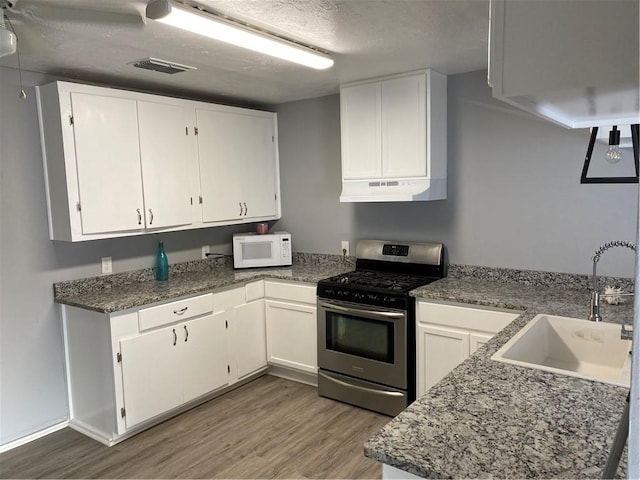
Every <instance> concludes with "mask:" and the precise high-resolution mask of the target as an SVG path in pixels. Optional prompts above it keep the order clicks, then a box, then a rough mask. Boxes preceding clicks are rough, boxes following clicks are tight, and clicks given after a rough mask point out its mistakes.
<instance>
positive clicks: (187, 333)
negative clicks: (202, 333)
mask: <svg viewBox="0 0 640 480" xmlns="http://www.w3.org/2000/svg"><path fill="white" fill-rule="evenodd" d="M187 340H189V330H187V326H186V325H185V326H184V341H185V342H186V341H187Z"/></svg>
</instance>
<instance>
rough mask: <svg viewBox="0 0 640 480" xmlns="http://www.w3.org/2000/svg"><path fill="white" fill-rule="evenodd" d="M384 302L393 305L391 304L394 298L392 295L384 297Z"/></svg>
mask: <svg viewBox="0 0 640 480" xmlns="http://www.w3.org/2000/svg"><path fill="white" fill-rule="evenodd" d="M382 303H383V304H384V305H391V304H393V298H391V297H384V298H383V299H382Z"/></svg>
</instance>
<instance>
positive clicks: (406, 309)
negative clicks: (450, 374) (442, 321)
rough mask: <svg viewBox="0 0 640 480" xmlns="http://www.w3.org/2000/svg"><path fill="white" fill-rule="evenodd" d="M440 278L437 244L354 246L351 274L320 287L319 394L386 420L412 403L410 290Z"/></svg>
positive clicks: (413, 355) (413, 349)
mask: <svg viewBox="0 0 640 480" xmlns="http://www.w3.org/2000/svg"><path fill="white" fill-rule="evenodd" d="M444 276H446V263H445V248H444V245H442V244H440V243H402V244H400V243H391V242H383V241H379V240H361V241H359V242H358V244H357V246H356V269H355V270H354V271H352V272H348V273H344V274H341V275H337V276H335V277H331V278H327V279H325V280H321V281H320V282H318V366H319V368H320V370H319V372H318V394H319V395H321V396H324V397H328V398H333V399H335V400H340V401H343V402H346V403H350V404H352V405H357V406H360V407H363V408H367V409H370V410H374V411H376V412H380V413H384V414H386V415H392V416H395V415H397V414H398V413H400V412H401V411H402V410H404V408H405V407H407V405H409V404H410V403H411V402H413V401H414V400H415V397H416V372H415V365H416V345H415V344H416V341H415V307H414V300H413V298H412V297H410V296H409V292H410V291H411V290H413V289H415V288H417V287H419V286H421V285H425V284H428V283H430V282H433V281H435V280H437V279H439V278H443V277H444Z"/></svg>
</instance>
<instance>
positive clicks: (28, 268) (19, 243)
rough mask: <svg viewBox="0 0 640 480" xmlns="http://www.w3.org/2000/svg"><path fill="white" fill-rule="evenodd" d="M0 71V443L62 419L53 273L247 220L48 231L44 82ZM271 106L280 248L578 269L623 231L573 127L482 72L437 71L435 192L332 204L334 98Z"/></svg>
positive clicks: (620, 263)
mask: <svg viewBox="0 0 640 480" xmlns="http://www.w3.org/2000/svg"><path fill="white" fill-rule="evenodd" d="M23 79H24V82H25V84H26V91H27V93H28V98H27V100H24V101H23V100H19V99H18V92H19V87H18V79H17V71H16V70H14V69H9V68H0V178H1V181H0V444H6V443H8V442H11V441H13V440H15V439H18V438H20V437H22V436H25V435H28V434H31V433H34V432H37V431H38V430H41V429H43V428H46V427H48V426H51V425H55V424H56V423H58V422H60V421H63V420H64V419H66V418H67V416H68V409H67V397H66V386H65V382H64V356H63V346H62V333H61V325H60V318H59V313H58V309H57V306H56V305H55V304H54V303H53V298H52V297H53V292H52V287H51V285H52V284H53V283H54V282H57V281H62V280H68V279H75V278H82V277H88V276H93V275H98V274H99V273H100V258H101V257H103V256H111V257H113V262H114V263H113V268H114V272H122V271H126V270H132V269H137V268H145V267H150V266H151V265H152V264H153V259H154V254H155V249H156V245H157V242H158V241H159V240H163V241H164V242H165V245H166V248H167V252H168V256H169V260H170V262H182V261H187V260H193V259H197V258H199V257H200V246H201V245H212V246H213V247H212V248H213V250H220V249H222V250H225V251H228V248H229V240H230V237H231V234H232V233H233V232H236V231H243V230H246V229H247V227H242V226H239V227H228V228H227V227H225V228H211V229H204V230H198V231H191V232H176V233H172V234H164V235H162V236H160V235H149V236H142V237H133V238H126V239H113V240H100V241H93V242H86V243H75V244H68V243H64V242H52V241H50V240H49V239H48V233H47V218H46V202H45V190H44V180H43V171H42V158H41V153H40V141H39V136H38V135H39V133H38V122H37V112H36V104H35V91H34V89H33V86H34V85H40V84H43V83H47V82H49V81H52V80H54V78H50V77H44V76H42V75H39V74H35V73H29V72H25V74H24V75H23ZM277 111H278V112H279V132H280V162H281V179H282V201H283V220H281V221H279V222H277V227H279V228H282V229H287V230H289V231H291V232H292V234H293V241H294V250H298V251H307V252H321V253H338V252H339V250H340V240H342V239H348V240H351V241H354V240H355V239H357V238H369V237H375V238H383V239H393V240H396V239H397V240H428V241H442V242H444V243H445V244H446V245H447V246H448V247H449V250H450V256H451V261H452V262H455V263H467V264H475V265H492V266H504V267H516V268H527V269H541V270H551V271H563V272H579V273H587V272H588V271H589V267H590V262H589V258H590V256H591V254H592V252H593V250H595V248H596V247H597V246H598V245H600V244H601V243H603V242H605V241H607V240H610V239H613V238H622V239H629V240H634V239H635V233H634V232H635V224H636V222H635V212H636V200H635V199H636V195H637V190H638V187H637V186H635V185H633V186H631V185H622V186H621V185H616V186H580V185H579V184H578V180H577V179H578V177H579V174H580V169H581V166H582V158H583V156H584V151H585V149H586V142H587V136H588V134H587V133H586V131H575V132H574V131H567V130H564V129H562V128H560V127H555V126H553V125H550V124H548V123H545V122H542V121H539V120H536V119H534V118H533V117H530V116H528V115H526V114H523V113H521V112H517V111H515V110H513V109H511V108H509V107H507V106H505V105H503V104H501V103H499V102H496V101H493V100H492V99H491V98H490V94H489V90H488V88H487V87H486V80H485V74H484V72H477V73H472V74H465V75H458V76H453V77H450V78H449V122H448V127H449V138H448V142H449V199H448V200H446V201H438V202H422V203H398V204H340V203H339V201H338V196H339V194H340V130H339V104H338V97H337V96H331V97H325V98H320V99H313V100H308V101H302V102H295V103H288V104H285V105H281V106H279V107H278V108H277ZM607 255H609V256H605V257H603V260H602V262H601V263H602V266H601V270H602V272H603V273H609V274H611V275H621V276H632V272H633V267H632V264H633V256H632V255H631V254H630V253H629V254H627V252H622V253H620V254H617V253H616V252H608V253H607Z"/></svg>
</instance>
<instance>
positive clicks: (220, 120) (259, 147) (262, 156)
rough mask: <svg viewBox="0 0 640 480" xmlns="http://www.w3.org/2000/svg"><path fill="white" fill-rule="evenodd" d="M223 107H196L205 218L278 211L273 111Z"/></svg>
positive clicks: (265, 214)
mask: <svg viewBox="0 0 640 480" xmlns="http://www.w3.org/2000/svg"><path fill="white" fill-rule="evenodd" d="M224 108H225V109H224V110H222V109H216V108H199V109H197V111H196V115H197V124H198V153H199V158H200V183H201V189H202V220H203V222H206V223H208V222H221V221H226V220H229V219H236V220H248V219H254V220H255V219H266V218H274V217H276V216H279V204H280V203H279V201H278V198H277V195H276V193H277V192H278V191H279V187H278V178H279V177H278V175H277V157H278V155H277V145H276V141H275V139H276V132H275V128H276V117H275V114H273V113H268V112H259V111H255V110H246V109H231V108H230V107H224Z"/></svg>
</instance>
